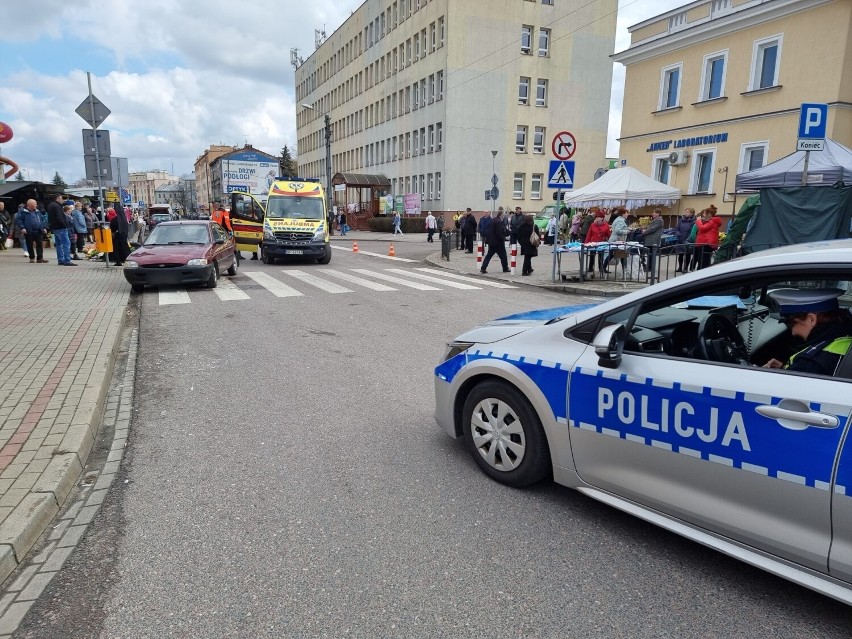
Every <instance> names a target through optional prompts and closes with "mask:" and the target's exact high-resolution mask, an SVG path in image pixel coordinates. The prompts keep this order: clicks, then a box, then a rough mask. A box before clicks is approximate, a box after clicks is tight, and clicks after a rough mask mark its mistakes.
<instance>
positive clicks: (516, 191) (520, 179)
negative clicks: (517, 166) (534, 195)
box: [512, 173, 526, 200]
mask: <svg viewBox="0 0 852 639" xmlns="http://www.w3.org/2000/svg"><path fill="white" fill-rule="evenodd" d="M525 177H526V176H525V175H524V174H523V173H515V179H514V180H513V181H512V198H514V199H515V200H523V199H524V178H525Z"/></svg>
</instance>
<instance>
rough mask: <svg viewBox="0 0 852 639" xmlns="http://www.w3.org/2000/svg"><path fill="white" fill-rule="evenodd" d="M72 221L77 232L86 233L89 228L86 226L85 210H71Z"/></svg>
mask: <svg viewBox="0 0 852 639" xmlns="http://www.w3.org/2000/svg"><path fill="white" fill-rule="evenodd" d="M71 223H72V224H73V225H74V232H75V233H86V232H88V230H89V229H88V227H87V226H86V218H85V217H83V212H82V211H78V210H77V209H74V210H73V211H71Z"/></svg>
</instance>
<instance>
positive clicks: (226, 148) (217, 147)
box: [193, 144, 237, 211]
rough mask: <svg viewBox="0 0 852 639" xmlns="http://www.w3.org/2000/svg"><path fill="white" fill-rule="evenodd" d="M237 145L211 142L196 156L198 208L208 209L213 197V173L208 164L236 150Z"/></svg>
mask: <svg viewBox="0 0 852 639" xmlns="http://www.w3.org/2000/svg"><path fill="white" fill-rule="evenodd" d="M236 150H237V147H235V146H230V145H225V144H211V145H210V148H208V149H207V150H206V151H204V153H202V154H201V155H199V156H198V158H196V160H195V167H194V169H193V170H194V172H195V194H196V197H197V198H198V209H199V210H205V211H206V210H209V208H210V203H211V202H213V201H214V197H213V174H212V173H211V171H210V165H211V164H213V162H214V161H215V160H216V159H218V158H220V157H222V156H223V155H225V154H226V153H230V152H231V151H236Z"/></svg>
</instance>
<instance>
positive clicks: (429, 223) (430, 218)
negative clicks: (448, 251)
mask: <svg viewBox="0 0 852 639" xmlns="http://www.w3.org/2000/svg"><path fill="white" fill-rule="evenodd" d="M437 230H438V220H436V219H435V216H434V215H432V211H429V214H428V215H427V216H426V233H427V235H428V237H427V238H426V241H427V242H434V241H435V240H433V239H432V236H433V235H435V231H437Z"/></svg>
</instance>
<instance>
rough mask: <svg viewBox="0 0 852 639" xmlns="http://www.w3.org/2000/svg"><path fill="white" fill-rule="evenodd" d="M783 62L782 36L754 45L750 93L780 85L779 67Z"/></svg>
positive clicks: (757, 42)
mask: <svg viewBox="0 0 852 639" xmlns="http://www.w3.org/2000/svg"><path fill="white" fill-rule="evenodd" d="M780 61H781V36H773V37H772V38H766V39H765V40H758V41H756V42H755V43H754V57H753V59H752V63H751V69H752V72H751V86H750V87H749V90H750V91H756V90H757V89H766V88H768V87H774V86H777V85H778V67H779V62H780Z"/></svg>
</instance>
